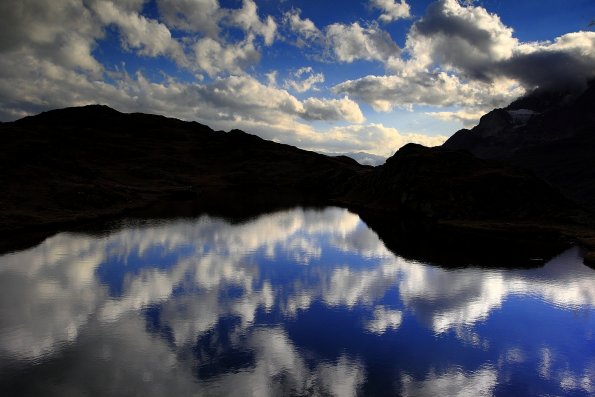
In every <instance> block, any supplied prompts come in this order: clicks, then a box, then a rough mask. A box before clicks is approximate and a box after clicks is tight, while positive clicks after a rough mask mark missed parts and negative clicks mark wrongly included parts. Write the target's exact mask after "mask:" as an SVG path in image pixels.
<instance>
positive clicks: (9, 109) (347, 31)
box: [0, 0, 595, 157]
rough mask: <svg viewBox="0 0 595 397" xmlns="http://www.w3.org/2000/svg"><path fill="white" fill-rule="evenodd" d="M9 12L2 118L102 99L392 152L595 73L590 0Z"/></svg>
mask: <svg viewBox="0 0 595 397" xmlns="http://www.w3.org/2000/svg"><path fill="white" fill-rule="evenodd" d="M0 12H2V15H4V19H5V21H11V22H10V23H5V24H2V26H1V27H0V54H1V56H0V120H3V121H9V120H14V119H16V118H19V117H22V116H24V115H27V114H33V113H37V112H40V111H44V110H48V109H52V108H58V107H65V106H78V105H84V104H90V103H102V104H106V105H109V106H112V107H114V108H116V109H118V110H120V111H124V112H132V111H141V112H147V113H158V114H164V115H167V116H171V117H177V118H181V119H185V120H196V121H199V122H202V123H204V124H207V125H209V126H211V127H213V128H215V129H223V130H229V129H232V128H240V129H243V130H245V131H247V132H250V133H254V134H257V135H260V136H262V137H263V138H266V139H272V140H275V141H279V142H284V143H288V144H292V145H296V146H299V147H302V148H305V149H310V150H317V151H322V152H357V151H365V152H368V153H372V154H376V155H380V156H384V157H386V156H389V155H391V154H392V153H393V152H394V151H395V150H397V149H398V148H399V147H400V146H402V145H404V144H405V143H408V142H418V143H422V144H425V145H429V146H432V145H438V144H440V143H442V142H443V141H444V140H445V139H446V138H447V137H448V136H450V135H452V134H453V133H454V132H456V131H457V130H458V129H460V128H463V127H469V126H472V125H474V124H475V123H476V122H477V120H478V119H479V117H480V116H481V115H482V114H484V113H486V112H487V111H489V110H491V109H493V108H495V107H502V106H506V105H507V104H508V103H510V102H511V101H512V100H514V99H515V98H517V97H518V96H520V95H522V94H523V93H525V92H527V91H529V90H532V89H534V88H537V87H547V86H552V85H553V86H577V87H580V86H582V85H584V83H585V82H586V81H587V80H588V79H590V78H593V77H594V76H595V31H594V30H595V29H594V27H593V26H592V25H591V23H592V21H593V19H595V2H593V1H592V0H571V1H562V0H545V1H544V0H541V1H531V0H526V1H516V2H514V1H505V0H478V1H462V0H461V1H457V0H435V1H430V0H423V1H416V0H362V1H342V2H332V1H312V0H302V1H289V0H220V1H218V0H120V1H111V0H55V1H46V2H43V1H39V0H20V1H16V0H14V1H4V2H2V3H1V4H0ZM590 25H591V26H590Z"/></svg>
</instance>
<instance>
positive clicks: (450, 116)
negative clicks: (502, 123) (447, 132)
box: [426, 110, 485, 128]
mask: <svg viewBox="0 0 595 397" xmlns="http://www.w3.org/2000/svg"><path fill="white" fill-rule="evenodd" d="M426 114H427V115H428V116H431V117H435V118H437V119H438V120H445V121H450V120H457V121H460V122H461V123H463V126H464V127H465V128H471V127H473V126H474V125H477V123H478V122H479V119H480V118H481V116H483V115H484V114H485V112H484V111H472V110H459V111H454V112H426Z"/></svg>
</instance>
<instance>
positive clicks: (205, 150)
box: [0, 105, 590, 252]
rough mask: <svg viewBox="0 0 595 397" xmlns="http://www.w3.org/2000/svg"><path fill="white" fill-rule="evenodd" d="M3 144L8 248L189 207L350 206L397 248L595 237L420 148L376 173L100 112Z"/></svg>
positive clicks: (76, 111) (515, 183) (513, 172)
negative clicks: (78, 226) (403, 243)
mask: <svg viewBox="0 0 595 397" xmlns="http://www.w3.org/2000/svg"><path fill="white" fill-rule="evenodd" d="M0 137H1V139H2V145H1V147H0V170H1V171H0V183H2V184H3V186H4V187H5V188H4V189H3V190H2V191H0V209H1V212H0V225H1V226H0V236H2V237H3V239H4V240H3V244H5V246H6V247H8V246H10V241H11V239H12V238H13V237H14V236H15V235H18V234H20V235H23V234H25V235H30V234H31V233H33V232H34V231H36V230H37V231H39V230H41V231H42V232H43V230H50V229H52V228H58V229H59V228H63V227H64V225H72V224H75V223H77V222H81V221H83V220H88V219H97V218H105V217H107V216H118V215H122V214H130V213H131V211H132V212H134V211H138V210H140V209H142V208H147V207H151V206H153V207H155V206H159V207H160V208H161V211H162V212H163V213H164V214H165V213H167V212H168V211H169V212H175V208H176V207H178V206H180V204H179V203H180V200H183V201H184V202H185V203H186V204H188V203H192V204H191V206H192V207H193V208H194V209H195V210H196V211H205V210H208V211H215V212H217V211H219V212H221V213H223V214H225V215H230V216H231V215H234V214H241V213H246V211H248V212H250V211H252V212H259V211H260V212H263V211H267V210H270V209H273V208H278V207H286V206H295V205H321V206H322V205H342V206H345V207H348V208H352V209H354V210H356V211H357V212H358V213H360V215H362V216H363V217H366V218H364V219H369V220H370V223H371V224H372V223H374V224H376V225H377V226H376V228H377V229H378V230H382V231H383V232H382V233H384V237H383V236H381V238H384V239H386V240H387V241H388V240H390V239H391V235H393V236H396V235H401V234H402V232H403V230H405V229H407V230H411V231H414V232H418V233H420V235H421V236H422V238H423V236H425V235H428V230H432V235H435V236H437V237H436V239H435V241H440V240H442V238H441V237H440V236H441V234H440V233H439V232H437V231H439V230H444V231H447V232H448V233H449V234H450V233H451V231H452V230H455V229H457V230H465V231H466V232H467V233H468V235H470V234H469V233H471V234H474V235H475V234H478V233H479V234H481V233H485V232H489V233H491V234H492V235H493V234H494V233H497V234H499V235H500V236H503V235H506V236H510V237H514V236H519V235H523V236H526V235H528V234H531V233H533V234H535V231H538V233H537V234H539V233H542V232H544V233H545V234H557V235H560V234H564V235H567V236H568V235H578V234H585V233H587V232H585V230H590V229H589V228H590V223H589V220H588V219H590V218H589V215H588V214H587V213H585V212H584V211H583V210H581V209H580V208H578V207H577V206H576V205H575V204H574V203H573V202H572V201H570V200H568V199H567V198H566V197H564V196H563V195H561V194H560V193H559V191H558V190H556V189H555V188H553V187H551V186H550V185H548V184H546V183H544V182H542V181H541V180H539V179H538V178H536V177H534V176H533V175H532V174H529V173H526V172H523V171H521V170H519V169H517V168H515V167H510V166H503V165H500V164H497V163H494V162H491V161H487V160H480V159H477V158H475V157H473V156H471V155H470V154H468V153H465V152H462V151H457V150H450V149H445V148H432V149H429V148H424V147H422V146H419V145H413V144H410V145H407V146H405V147H403V148H401V149H400V150H399V151H398V152H397V153H396V154H395V155H394V156H393V157H391V158H390V159H388V160H387V162H386V164H384V165H382V166H378V167H370V166H362V165H359V164H358V163H357V162H355V161H353V160H352V159H349V158H343V157H328V156H324V155H321V154H318V153H314V152H309V151H305V150H301V149H298V148H295V147H292V146H288V145H283V144H279V143H275V142H270V141H266V140H263V139H261V138H258V137H256V136H253V135H250V134H246V133H244V132H242V131H239V130H232V131H230V132H221V131H214V130H212V129H210V128H209V127H207V126H204V125H201V124H199V123H196V122H184V121H180V120H176V119H171V118H166V117H163V116H156V115H147V114H140V113H133V114H124V113H120V112H118V111H116V110H114V109H111V108H109V107H106V106H99V105H91V106H85V107H80V108H67V109H61V110H55V111H50V112H45V113H42V114H40V115H37V116H31V117H26V118H24V119H21V120H18V121H15V122H11V123H3V124H2V125H0ZM168 207H169V209H168ZM378 219H383V222H384V221H386V222H387V223H388V224H389V225H399V226H398V227H399V231H398V232H397V231H396V230H395V229H394V228H393V227H392V226H389V227H385V226H382V225H381V224H380V223H379V222H378V221H377V220H378ZM411 225H413V227H412V226H411ZM421 225H423V227H421ZM403 227H405V229H403ZM441 228H442V229H441ZM519 233H520V234H519ZM587 234H588V233H587ZM425 249H426V248H424V250H425ZM424 252H425V251H424Z"/></svg>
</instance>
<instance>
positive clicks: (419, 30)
mask: <svg viewBox="0 0 595 397" xmlns="http://www.w3.org/2000/svg"><path fill="white" fill-rule="evenodd" d="M594 50H595V32H575V33H569V34H566V35H563V36H560V37H558V38H556V39H555V40H554V42H541V43H539V42H537V43H535V42H530V43H521V42H519V40H518V39H516V38H515V37H513V30H512V28H510V27H508V26H505V25H504V24H503V23H502V21H501V20H500V18H499V17H498V16H497V15H496V14H490V13H489V12H488V11H487V10H486V9H484V8H482V7H480V6H472V5H467V6H463V5H461V4H460V3H459V2H458V1H457V0H439V1H436V2H434V3H432V4H431V5H430V6H429V7H428V9H427V11H426V14H425V15H424V16H423V18H422V19H421V20H419V21H417V22H415V23H414V24H413V26H412V28H411V31H410V32H409V34H408V37H407V43H406V51H407V52H409V53H410V54H411V57H412V60H411V61H410V63H411V64H412V65H415V67H416V68H417V69H422V68H430V67H433V66H440V67H442V68H446V69H448V68H453V69H455V70H456V71H458V72H460V73H461V74H463V75H464V76H466V77H467V78H469V79H472V80H479V81H485V82H488V83H490V82H493V81H495V80H498V79H500V78H509V79H514V80H517V81H518V82H519V83H520V84H521V85H523V86H524V87H525V88H526V89H533V88H536V87H547V86H563V85H566V84H569V83H570V84H574V85H584V83H585V82H586V81H587V80H588V79H590V78H592V77H593V76H595V55H594V54H595V51H594Z"/></svg>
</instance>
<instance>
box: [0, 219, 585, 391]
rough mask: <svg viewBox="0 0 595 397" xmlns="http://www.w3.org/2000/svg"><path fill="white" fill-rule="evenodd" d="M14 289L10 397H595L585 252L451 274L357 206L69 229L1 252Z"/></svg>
mask: <svg viewBox="0 0 595 397" xmlns="http://www.w3.org/2000/svg"><path fill="white" fill-rule="evenodd" d="M453 249H456V247H453ZM485 254H486V255H491V253H490V252H486V253H485ZM506 265H507V264H503V266H506ZM0 294H1V299H0V390H4V392H3V395H5V396H8V395H15V396H17V395H18V396H25V395H43V396H68V395H73V396H79V395H107V396H110V395H114V396H123V395H139V396H153V395H154V396H163V395H169V396H181V395H207V396H210V395H213V396H217V395H223V396H229V395H235V396H247V395H254V396H268V395H337V396H350V395H403V396H458V395H465V396H491V395H495V396H499V395H502V396H508V395H518V396H520V395H523V396H529V395H536V396H537V395H573V396H588V395H591V396H592V395H594V394H595V271H594V270H593V269H590V268H588V267H586V266H584V265H583V264H582V257H581V252H580V250H579V249H578V248H571V249H569V250H567V251H565V252H562V253H560V254H559V255H558V256H556V257H555V258H553V259H551V260H549V261H548V262H547V263H545V265H544V266H542V267H538V268H533V269H519V270H510V269H509V270H504V269H484V268H479V267H464V268H450V269H446V268H441V267H437V266H434V265H433V264H432V263H422V262H420V261H416V260H415V259H411V258H404V257H400V256H399V255H398V253H393V252H391V251H389V250H388V249H387V248H386V247H385V246H384V244H383V243H382V241H381V240H380V239H379V237H378V236H377V234H376V233H375V232H374V231H372V230H371V229H369V228H368V227H367V225H366V224H365V223H364V222H362V221H361V220H360V218H359V217H358V216H357V215H356V214H354V213H351V212H349V211H348V210H345V209H341V208H325V209H302V208H296V209H293V210H287V211H280V212H275V213H271V214H267V215H262V216H258V217H255V218H253V219H249V220H244V221H240V222H229V221H226V220H224V219H221V218H217V217H211V216H206V215H205V216H201V217H198V218H194V219H179V220H171V221H153V222H133V221H129V222H123V223H122V224H120V225H118V227H114V228H113V230H111V231H109V232H102V233H95V234H78V233H61V234H57V235H55V236H53V237H51V238H48V239H47V240H45V241H44V242H43V243H41V244H39V245H38V246H36V247H33V248H30V249H27V250H23V251H20V252H14V253H10V254H6V255H4V256H1V257H0Z"/></svg>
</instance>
